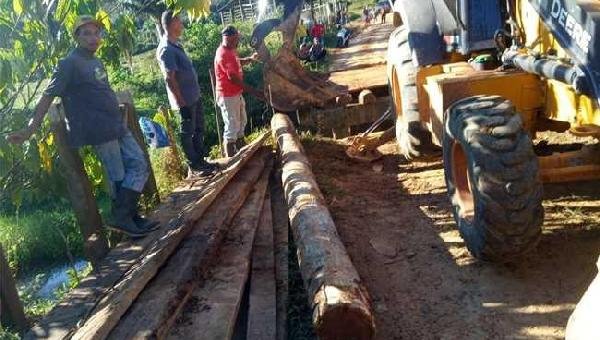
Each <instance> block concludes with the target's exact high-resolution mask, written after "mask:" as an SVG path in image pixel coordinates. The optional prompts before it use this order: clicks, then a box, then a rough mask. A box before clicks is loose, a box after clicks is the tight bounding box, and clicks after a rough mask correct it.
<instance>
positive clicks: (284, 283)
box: [271, 167, 289, 340]
mask: <svg viewBox="0 0 600 340" xmlns="http://www.w3.org/2000/svg"><path fill="white" fill-rule="evenodd" d="M271 211H272V215H273V238H274V240H273V241H274V248H275V283H276V297H277V327H276V328H277V340H285V339H287V306H288V291H289V288H288V253H289V251H288V249H289V248H288V230H289V220H288V207H287V204H286V203H285V199H284V197H283V188H282V187H281V170H280V169H279V167H278V168H277V170H276V171H274V172H273V176H272V177H271Z"/></svg>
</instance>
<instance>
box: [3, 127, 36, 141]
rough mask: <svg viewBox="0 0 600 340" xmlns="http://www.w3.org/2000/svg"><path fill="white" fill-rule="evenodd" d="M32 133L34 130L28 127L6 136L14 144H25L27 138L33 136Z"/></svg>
mask: <svg viewBox="0 0 600 340" xmlns="http://www.w3.org/2000/svg"><path fill="white" fill-rule="evenodd" d="M31 135H32V132H31V131H30V130H29V129H28V128H25V129H23V130H19V131H15V132H12V133H9V134H8V135H7V136H6V140H7V141H8V142H9V143H12V144H23V143H24V142H25V141H26V140H28V139H29V138H31Z"/></svg>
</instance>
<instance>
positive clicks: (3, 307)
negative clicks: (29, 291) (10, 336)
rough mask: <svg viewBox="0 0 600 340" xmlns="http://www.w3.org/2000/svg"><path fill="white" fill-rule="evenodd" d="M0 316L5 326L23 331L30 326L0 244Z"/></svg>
mask: <svg viewBox="0 0 600 340" xmlns="http://www.w3.org/2000/svg"><path fill="white" fill-rule="evenodd" d="M0 317H1V320H2V325H3V326H8V327H9V328H10V329H12V330H16V331H18V332H23V331H25V330H26V329H27V328H28V324H27V319H26V318H25V311H24V310H23V304H22V303H21V300H20V299H19V294H18V292H17V287H16V285H15V280H14V278H13V276H12V273H11V270H10V267H9V266H8V261H6V257H4V249H2V245H1V244H0Z"/></svg>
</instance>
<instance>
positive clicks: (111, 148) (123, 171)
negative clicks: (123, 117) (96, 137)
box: [93, 130, 150, 198]
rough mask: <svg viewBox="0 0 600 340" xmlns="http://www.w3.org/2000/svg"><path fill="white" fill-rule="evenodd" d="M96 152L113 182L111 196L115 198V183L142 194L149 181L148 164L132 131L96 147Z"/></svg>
mask: <svg viewBox="0 0 600 340" xmlns="http://www.w3.org/2000/svg"><path fill="white" fill-rule="evenodd" d="M93 147H94V150H95V151H96V154H97V155H98V158H100V162H102V166H104V169H105V170H106V173H107V174H108V178H109V179H110V181H111V195H112V196H113V198H114V196H115V194H116V187H115V182H122V183H121V186H122V187H124V188H127V189H131V190H133V191H137V192H142V191H143V190H144V185H145V184H146V180H147V179H148V175H149V173H150V172H149V170H148V162H147V161H146V157H145V155H144V152H143V151H142V148H141V147H140V145H139V144H138V142H137V141H136V140H135V138H134V137H133V135H132V134H131V131H129V130H128V131H127V133H126V134H125V135H124V136H123V137H121V138H119V139H115V140H111V141H109V142H106V143H104V144H99V145H94V146H93Z"/></svg>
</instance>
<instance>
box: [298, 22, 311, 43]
mask: <svg viewBox="0 0 600 340" xmlns="http://www.w3.org/2000/svg"><path fill="white" fill-rule="evenodd" d="M307 36H308V30H307V29H306V26H305V25H304V20H302V19H300V22H299V23H298V27H296V39H297V40H298V42H300V43H302V41H304V38H306V37H307Z"/></svg>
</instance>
